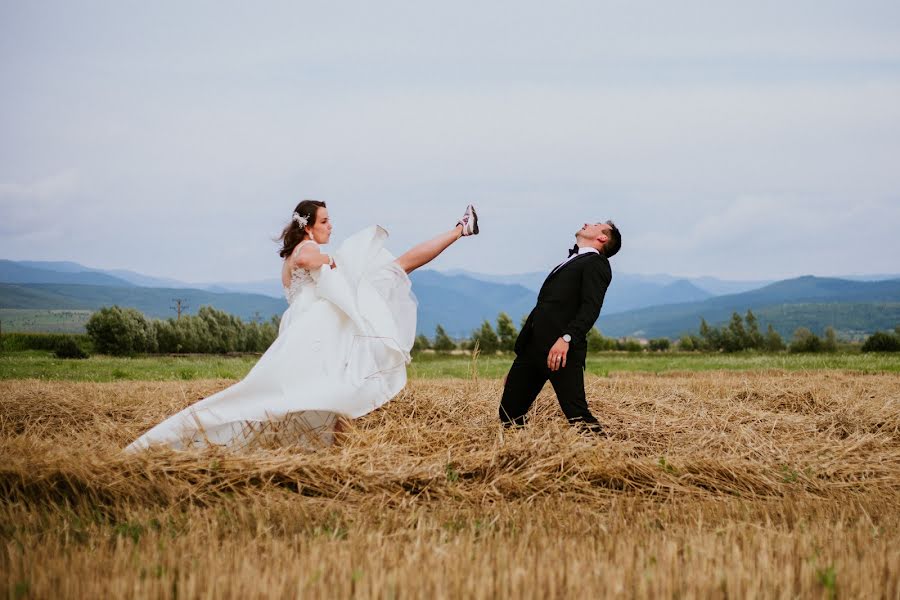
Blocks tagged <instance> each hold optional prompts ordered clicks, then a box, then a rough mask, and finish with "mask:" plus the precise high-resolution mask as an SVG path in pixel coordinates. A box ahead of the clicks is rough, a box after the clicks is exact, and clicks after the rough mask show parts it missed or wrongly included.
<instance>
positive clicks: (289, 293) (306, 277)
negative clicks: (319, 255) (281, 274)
mask: <svg viewBox="0 0 900 600" xmlns="http://www.w3.org/2000/svg"><path fill="white" fill-rule="evenodd" d="M315 283H316V282H315V280H314V279H313V277H312V273H310V272H309V269H294V270H293V271H292V272H291V285H290V287H286V288H284V297H285V298H287V301H288V304H293V303H294V300H295V299H296V298H297V296H299V295H300V292H302V291H303V289H304V288H305V287H307V286H314V285H315Z"/></svg>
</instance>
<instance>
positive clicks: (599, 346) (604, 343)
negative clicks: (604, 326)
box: [587, 327, 616, 352]
mask: <svg viewBox="0 0 900 600" xmlns="http://www.w3.org/2000/svg"><path fill="white" fill-rule="evenodd" d="M587 347H588V352H602V351H604V350H615V349H616V340H614V339H612V338H608V337H603V334H602V333H600V330H599V329H597V328H596V327H592V328H591V330H590V331H588V333H587Z"/></svg>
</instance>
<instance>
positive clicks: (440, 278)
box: [410, 270, 537, 337]
mask: <svg viewBox="0 0 900 600" xmlns="http://www.w3.org/2000/svg"><path fill="white" fill-rule="evenodd" d="M410 279H412V283H413V292H414V293H415V294H416V298H417V299H418V301H419V313H418V318H419V320H418V326H417V328H416V329H417V330H418V332H419V333H424V334H425V335H427V336H429V337H431V336H433V335H434V329H435V327H436V326H437V325H438V324H440V325H442V326H443V327H444V329H445V330H446V331H447V333H448V334H449V335H451V336H454V337H467V336H469V335H470V334H471V333H472V330H474V329H475V328H476V327H478V326H479V325H481V323H482V322H483V321H484V320H485V319H487V320H489V321H490V322H491V323H496V320H497V315H498V314H499V313H500V312H501V311H502V312H506V313H507V314H509V315H510V316H511V317H512V319H513V321H514V322H515V323H516V326H518V324H519V322H520V320H521V318H522V317H523V316H524V315H527V314H528V313H529V311H531V309H532V308H533V307H534V302H535V299H536V298H537V294H536V293H535V292H534V291H532V290H529V289H527V288H525V287H522V286H520V285H506V284H498V283H489V282H485V281H479V280H477V279H472V278H471V277H466V276H465V275H445V274H443V273H439V272H437V271H428V270H423V271H416V272H414V273H413V274H412V277H411V278H410Z"/></svg>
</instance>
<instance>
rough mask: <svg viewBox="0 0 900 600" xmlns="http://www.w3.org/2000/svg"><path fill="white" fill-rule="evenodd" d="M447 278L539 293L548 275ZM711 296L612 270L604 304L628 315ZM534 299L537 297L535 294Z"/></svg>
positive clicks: (666, 279)
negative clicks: (628, 313)
mask: <svg viewBox="0 0 900 600" xmlns="http://www.w3.org/2000/svg"><path fill="white" fill-rule="evenodd" d="M444 274H445V275H451V274H452V275H457V276H464V277H468V278H470V279H475V280H478V281H485V282H491V283H500V284H506V285H520V286H522V287H525V288H528V289H530V290H532V291H533V292H537V291H538V290H540V288H541V285H543V283H544V280H545V279H546V278H547V273H543V272H540V273H539V272H534V273H521V274H519V275H484V274H481V273H474V272H471V271H463V270H460V269H457V270H454V271H447V272H445V273H444ZM710 296H712V294H710V293H709V292H707V291H706V290H704V289H701V288H700V287H698V286H696V285H694V284H693V283H691V282H690V281H688V280H686V279H677V278H675V277H671V276H654V277H651V276H643V275H637V276H635V275H629V274H627V273H616V272H615V271H613V283H612V285H611V286H610V288H609V290H608V291H607V292H606V298H605V300H604V301H603V312H604V314H613V313H617V312H625V311H628V310H634V309H636V308H643V307H646V306H655V305H658V304H677V303H679V302H695V301H697V300H705V299H706V298H709V297H710ZM535 297H537V295H536V294H535Z"/></svg>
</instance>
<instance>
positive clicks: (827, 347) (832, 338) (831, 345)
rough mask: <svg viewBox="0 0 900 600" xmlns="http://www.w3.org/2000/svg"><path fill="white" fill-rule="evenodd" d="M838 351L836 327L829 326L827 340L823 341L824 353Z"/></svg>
mask: <svg viewBox="0 0 900 600" xmlns="http://www.w3.org/2000/svg"><path fill="white" fill-rule="evenodd" d="M837 349H838V345H837V333H836V332H835V331H834V327H831V326H828V327H826V328H825V338H824V339H823V340H822V351H823V352H837Z"/></svg>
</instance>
